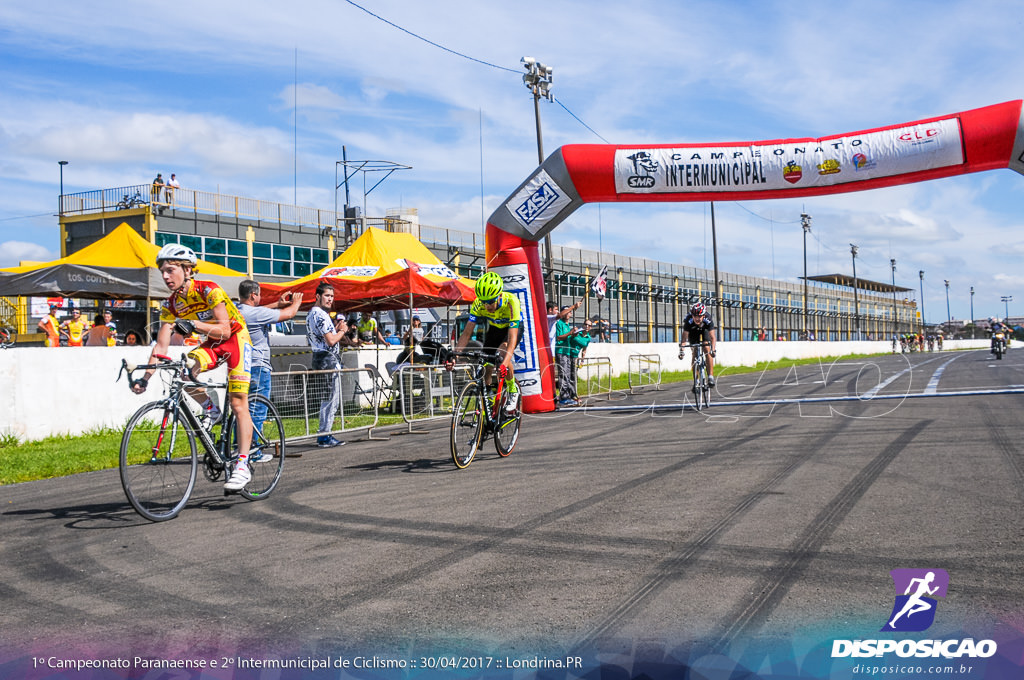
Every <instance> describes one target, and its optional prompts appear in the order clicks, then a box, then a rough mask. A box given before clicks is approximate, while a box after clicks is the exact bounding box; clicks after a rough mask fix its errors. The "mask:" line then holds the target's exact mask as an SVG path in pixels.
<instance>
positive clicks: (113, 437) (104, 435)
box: [0, 354, 879, 486]
mask: <svg viewBox="0 0 1024 680" xmlns="http://www.w3.org/2000/svg"><path fill="white" fill-rule="evenodd" d="M872 356H879V355H877V354H849V355H845V356H841V357H821V358H814V359H783V360H780V361H764V362H760V363H758V364H757V365H756V366H730V367H728V368H719V369H718V371H717V372H716V373H717V375H716V377H726V376H730V375H740V374H744V373H760V372H761V371H766V370H777V369H785V368H790V367H792V366H807V365H817V364H831V363H833V362H835V361H848V360H855V359H865V358H868V357H872ZM692 379H693V375H692V373H691V372H690V371H673V372H671V373H669V372H665V373H662V375H661V382H662V384H669V383H676V382H684V381H685V382H688V381H690V380H692ZM585 387H586V386H585V385H584V384H582V383H581V384H580V388H581V389H580V394H581V395H583V394H584V391H583V390H584V389H585ZM612 389H613V390H620V391H626V390H628V389H629V377H628V376H625V375H622V376H619V377H616V378H612ZM283 420H284V428H285V433H286V434H287V435H289V436H304V435H305V433H306V431H307V430H306V428H307V427H309V428H311V429H309V432H313V433H315V432H316V429H317V423H316V422H315V420H314V419H310V421H309V423H308V424H307V423H306V422H305V419H303V418H288V417H285V418H283ZM372 422H373V417H372V416H363V415H355V414H353V415H346V417H345V427H346V428H355V427H361V426H365V425H369V424H370V423H372ZM402 422H404V421H403V420H402V416H401V415H394V414H387V413H383V412H382V413H381V414H380V418H379V420H378V422H377V426H378V427H382V426H385V425H390V424H397V423H402ZM122 434H123V430H122V428H101V429H96V430H93V431H90V432H87V433H85V434H83V435H79V436H76V437H73V436H70V435H68V436H57V437H47V438H46V439H41V440H39V441H33V442H22V441H20V440H19V439H18V438H17V437H15V436H14V435H11V434H9V433H7V434H0V486H2V485H5V484H16V483H18V482H30V481H33V480H37V479H49V478H52V477H63V476H66V475H73V474H77V473H79V472H89V471H91V470H105V469H108V468H115V467H117V465H118V455H119V451H120V448H121V435H122ZM200 453H201V450H200Z"/></svg>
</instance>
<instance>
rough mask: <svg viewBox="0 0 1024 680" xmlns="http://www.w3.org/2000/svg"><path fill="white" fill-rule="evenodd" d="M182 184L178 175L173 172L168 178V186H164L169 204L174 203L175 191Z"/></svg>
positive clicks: (165, 196)
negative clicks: (179, 182)
mask: <svg viewBox="0 0 1024 680" xmlns="http://www.w3.org/2000/svg"><path fill="white" fill-rule="evenodd" d="M180 186H181V185H180V184H178V180H177V175H175V174H174V173H173V172H172V173H171V178H170V179H169V180H167V186H166V187H165V188H164V199H165V201H166V203H167V205H170V206H173V205H174V192H175V191H177V190H178V188H179V187H180Z"/></svg>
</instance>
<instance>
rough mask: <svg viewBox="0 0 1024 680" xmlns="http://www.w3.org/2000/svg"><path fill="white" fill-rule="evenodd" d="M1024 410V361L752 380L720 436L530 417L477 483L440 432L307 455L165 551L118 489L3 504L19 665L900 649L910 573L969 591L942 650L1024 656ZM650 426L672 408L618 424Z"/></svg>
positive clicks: (713, 413) (161, 530)
mask: <svg viewBox="0 0 1024 680" xmlns="http://www.w3.org/2000/svg"><path fill="white" fill-rule="evenodd" d="M1022 386H1024V351H1020V350H1017V349H1014V350H1011V351H1010V352H1009V354H1008V355H1007V356H1006V358H1005V359H1004V360H1002V361H995V360H994V358H993V357H991V356H990V355H988V354H987V353H986V352H981V351H971V352H957V353H954V352H937V353H925V354H912V355H899V356H885V357H879V358H877V359H871V360H864V361H857V362H849V361H847V362H842V361H841V362H835V363H825V364H822V365H819V366H806V367H799V368H794V369H785V370H779V371H770V372H765V373H763V374H743V375H730V374H729V372H728V371H727V370H726V371H721V372H720V374H719V386H718V388H717V390H716V394H715V395H714V396H713V400H714V406H713V408H711V409H710V410H708V411H705V412H703V413H697V412H693V411H691V410H689V409H684V408H682V407H675V406H671V407H665V406H664V405H666V404H670V405H678V404H683V403H684V402H685V401H686V398H687V396H688V395H687V392H686V389H685V387H686V386H684V385H676V386H670V387H666V388H665V389H663V390H660V391H649V392H647V393H645V394H640V395H633V396H629V395H622V394H619V395H614V397H613V398H612V399H609V400H600V401H594V402H592V405H593V407H594V408H592V409H582V410H580V411H576V412H571V413H570V412H558V413H554V414H546V415H538V416H529V417H527V418H526V419H525V420H524V424H523V432H522V437H521V439H520V443H519V446H518V448H517V449H516V450H515V452H514V453H513V454H512V455H511V456H510V457H509V458H505V459H502V458H498V457H497V456H496V455H495V454H494V453H493V448H492V445H491V443H490V442H488V443H487V444H485V448H484V449H483V453H482V455H480V456H478V458H477V459H476V460H475V461H474V462H473V464H472V465H471V466H470V467H469V468H467V469H465V470H457V469H456V468H455V467H454V466H453V465H452V463H451V461H450V458H449V453H448V431H447V422H438V423H435V424H432V425H429V426H425V427H426V429H428V430H429V432H428V433H427V434H394V435H393V436H391V438H390V439H389V440H388V441H365V440H364V441H354V440H353V441H350V442H349V443H348V445H346V446H344V447H342V448H339V449H334V450H318V449H309V450H306V451H305V455H303V456H302V457H301V458H295V459H288V461H287V463H286V466H285V477H284V479H283V481H282V484H281V486H280V487H279V488H278V490H277V491H275V493H274V494H273V495H272V496H271V497H270V498H269V499H266V500H264V501H260V502H249V501H245V500H243V499H240V498H237V497H230V498H225V497H224V496H223V495H222V493H221V489H220V486H219V485H214V484H211V483H208V482H206V481H205V480H202V479H200V482H199V483H197V490H196V493H195V495H194V496H193V499H192V502H191V503H190V504H189V506H188V507H187V508H186V509H185V510H184V511H183V512H182V513H181V515H180V516H179V517H178V518H177V519H175V520H172V521H170V522H164V523H160V524H152V523H149V522H147V521H145V520H143V519H142V518H140V517H139V516H137V515H136V514H135V513H134V512H133V511H132V509H131V507H130V506H129V505H128V504H127V502H126V500H125V498H124V495H123V492H122V491H121V487H120V483H119V480H118V474H117V471H116V469H112V470H108V471H102V472H95V473H87V474H80V475H75V476H73V477H67V478H61V479H52V480H45V481H39V482H30V483H24V484H17V485H11V486H6V487H0V539H2V540H0V602H2V603H3V604H2V611H0V629H2V630H3V635H2V636H0V637H2V638H3V642H2V643H0V644H2V646H3V649H2V651H3V654H4V659H5V660H7V661H10V660H12V659H15V660H17V659H24V658H27V657H29V656H39V655H44V654H51V653H56V654H66V655H73V654H84V653H89V654H92V655H94V656H95V655H97V654H102V653H108V654H116V653H122V654H126V653H128V652H129V650H130V651H131V653H133V654H143V655H152V656H155V657H180V656H182V655H189V656H203V655H206V656H209V657H218V656H232V655H235V654H239V653H246V654H254V655H256V654H264V655H265V654H278V655H300V654H317V653H322V652H325V651H330V652H332V653H340V652H343V651H346V652H354V651H361V652H362V653H367V654H379V655H382V656H386V657H396V656H405V655H412V654H418V653H422V652H426V651H433V652H448V653H452V654H455V653H463V654H470V655H481V654H492V653H498V652H500V654H501V655H502V657H505V656H508V655H513V656H514V655H517V654H519V655H534V654H542V653H560V654H564V653H571V652H573V651H574V650H581V649H587V648H606V649H607V648H616V649H618V650H619V651H622V652H625V653H630V650H632V651H633V652H636V651H637V650H638V649H640V648H642V647H644V646H648V647H650V646H654V647H658V646H678V645H696V644H700V645H701V646H703V647H704V648H706V650H708V651H709V652H714V651H716V650H725V649H727V648H728V647H729V645H730V643H732V642H733V641H736V640H740V639H757V638H762V637H763V638H785V637H787V636H796V635H804V634H808V633H811V634H816V633H819V632H821V631H822V630H824V629H826V628H828V629H836V630H839V629H842V630H845V631H850V630H853V631H860V632H859V633H858V634H860V635H863V636H872V635H875V634H876V633H877V631H878V629H879V628H880V627H881V626H882V625H883V624H884V623H885V621H886V617H887V616H888V615H889V613H890V610H891V608H892V605H893V595H894V594H893V583H892V580H891V578H890V576H889V571H890V570H891V569H894V568H897V567H922V568H923V567H928V568H942V569H945V570H946V571H947V572H948V573H949V575H950V588H949V593H948V594H947V596H946V597H945V598H944V601H943V602H942V603H941V617H940V618H941V621H943V622H944V624H943V625H944V626H945V629H944V630H947V631H948V630H952V629H953V628H954V627H960V628H964V629H966V628H978V629H980V630H985V631H989V632H992V631H995V632H994V633H992V634H996V633H998V632H999V630H1000V629H1001V628H1006V629H1008V630H1013V624H1014V622H1016V626H1017V627H1018V630H1019V628H1020V624H1021V615H1022V613H1024V569H1022V568H1021V564H1022V563H1024V529H1022V519H1021V509H1022V501H1024V451H1022V443H1021V436H1020V435H1021V409H1022V407H1024V395H1022V394H1020V393H1014V392H1013V391H1014V390H1020V389H1021V387H1022ZM989 391H992V392H991V393H990V392H989ZM953 392H983V393H981V394H961V395H957V396H945V397H943V396H941V395H943V394H949V393H953ZM926 394H927V395H929V397H928V398H920V397H921V396H922V395H926ZM897 395H902V396H900V398H894V397H896V396H897ZM853 396H857V397H860V398H858V399H854V400H845V401H843V400H837V401H834V402H829V401H821V400H819V399H820V398H822V397H836V398H849V397H853ZM873 396H875V397H887V398H872V397H873ZM903 396H906V397H909V398H902V397H903ZM800 399H808V401H794V400H800ZM645 404H659V405H662V408H660V409H656V410H655V409H649V410H643V409H642V408H641V409H639V410H638V409H632V408H629V409H627V408H620V409H617V410H598V408H599V407H608V406H615V407H634V406H638V405H641V406H642V405H645ZM111 456H112V457H115V456H116V452H114V451H112V452H111ZM937 625H938V624H937Z"/></svg>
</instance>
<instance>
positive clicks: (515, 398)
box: [505, 392, 519, 416]
mask: <svg viewBox="0 0 1024 680" xmlns="http://www.w3.org/2000/svg"><path fill="white" fill-rule="evenodd" d="M517 408H519V393H518V392H516V393H515V394H513V395H512V396H511V397H509V399H508V401H506V402H505V413H506V414H507V415H510V416H513V415H515V413H516V409H517Z"/></svg>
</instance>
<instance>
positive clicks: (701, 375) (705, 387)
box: [679, 342, 711, 411]
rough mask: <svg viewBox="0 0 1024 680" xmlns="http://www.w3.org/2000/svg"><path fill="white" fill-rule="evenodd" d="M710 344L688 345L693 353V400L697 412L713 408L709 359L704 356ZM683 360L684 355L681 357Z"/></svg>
mask: <svg viewBox="0 0 1024 680" xmlns="http://www.w3.org/2000/svg"><path fill="white" fill-rule="evenodd" d="M710 345H711V343H710V342H701V343H695V344H691V345H687V347H689V348H690V351H692V352H693V400H694V403H695V404H696V407H697V410H698V411H701V410H703V409H706V408H707V407H709V406H711V382H710V381H709V379H708V375H709V372H708V358H707V357H706V356H705V355H704V348H705V347H709V346H710ZM679 358H680V359H682V358H683V355H682V353H680V356H679Z"/></svg>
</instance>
